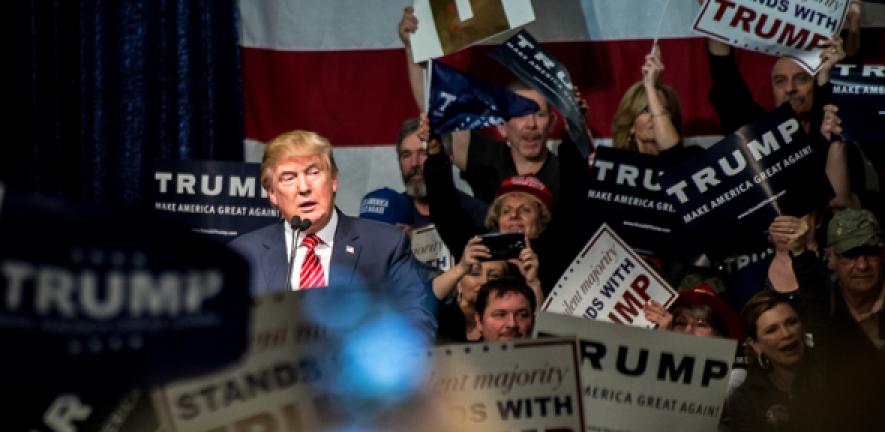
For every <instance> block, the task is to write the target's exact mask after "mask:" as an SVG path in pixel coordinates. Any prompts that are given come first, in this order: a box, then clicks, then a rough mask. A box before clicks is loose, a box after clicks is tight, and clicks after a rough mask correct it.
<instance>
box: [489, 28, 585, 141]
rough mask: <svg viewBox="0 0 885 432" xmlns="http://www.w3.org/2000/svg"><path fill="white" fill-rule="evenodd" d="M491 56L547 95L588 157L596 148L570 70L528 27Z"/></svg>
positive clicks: (574, 139)
mask: <svg viewBox="0 0 885 432" xmlns="http://www.w3.org/2000/svg"><path fill="white" fill-rule="evenodd" d="M489 55H490V56H491V57H492V58H493V59H495V60H497V61H499V62H500V63H501V64H503V65H504V66H506V67H507V69H510V71H512V72H513V73H514V74H515V75H516V76H518V77H519V78H520V79H522V80H523V81H525V83H526V84H528V85H530V86H532V87H533V88H534V89H535V90H537V91H538V92H540V93H541V94H542V95H544V97H545V98H546V99H547V100H548V101H549V102H550V103H551V104H553V106H555V107H556V109H558V110H559V112H561V113H562V115H564V116H565V120H566V123H567V124H568V133H569V137H570V138H571V139H572V141H574V142H575V144H577V146H578V151H580V152H581V155H582V156H583V157H585V158H586V157H588V156H589V155H590V153H591V152H592V150H593V149H592V144H591V143H590V136H589V135H588V134H587V123H586V122H585V121H584V115H583V114H582V113H581V110H580V108H579V107H578V100H577V98H575V92H574V89H573V85H572V78H571V75H569V73H568V69H566V68H565V66H563V65H562V63H560V62H559V61H558V60H556V58H554V57H553V56H552V55H550V53H548V52H547V51H546V50H545V49H544V48H543V47H541V44H540V43H538V41H536V40H535V38H533V37H532V35H530V34H529V33H528V32H527V31H525V30H520V31H519V33H517V34H516V35H514V36H513V37H511V38H510V39H508V40H507V41H505V42H504V43H503V44H501V45H499V46H498V47H497V48H495V49H494V50H492V52H490V53H489Z"/></svg>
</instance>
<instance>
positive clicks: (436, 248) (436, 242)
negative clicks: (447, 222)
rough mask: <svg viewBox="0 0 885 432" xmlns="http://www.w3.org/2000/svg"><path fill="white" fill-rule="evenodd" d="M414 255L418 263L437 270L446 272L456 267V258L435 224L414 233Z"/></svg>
mask: <svg viewBox="0 0 885 432" xmlns="http://www.w3.org/2000/svg"><path fill="white" fill-rule="evenodd" d="M412 253H413V254H414V255H415V258H418V261H421V262H423V263H424V264H427V265H428V266H430V267H433V268H435V269H437V270H441V271H446V270H449V269H450V268H452V266H453V265H455V263H453V262H452V260H453V259H455V258H454V257H453V256H452V253H451V252H449V248H447V247H446V244H445V243H443V240H442V238H441V237H440V236H439V232H438V231H437V230H436V225H433V224H431V225H427V226H425V227H421V228H418V229H416V230H414V231H412Z"/></svg>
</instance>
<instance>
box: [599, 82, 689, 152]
mask: <svg viewBox="0 0 885 432" xmlns="http://www.w3.org/2000/svg"><path fill="white" fill-rule="evenodd" d="M655 90H660V91H661V92H663V93H664V99H665V100H664V101H662V102H663V103H664V104H665V105H666V106H667V111H669V112H670V121H672V122H673V127H674V128H676V132H679V133H680V134H681V133H682V108H681V106H680V104H679V95H678V94H676V90H673V87H670V86H668V85H667V84H664V83H661V82H658V83H656V84H655ZM647 108H648V98H647V97H646V96H645V86H643V85H642V82H641V81H640V82H637V83H636V84H633V85H632V86H630V88H628V89H627V91H626V92H624V97H622V98H621V102H620V103H619V104H618V109H617V111H615V119H614V121H613V122H612V147H614V148H617V149H624V150H633V151H638V150H639V149H638V147H637V145H636V142H635V140H633V139H631V136H630V128H632V127H633V121H634V120H636V117H639V114H642V112H643V111H645V110H646V109H647Z"/></svg>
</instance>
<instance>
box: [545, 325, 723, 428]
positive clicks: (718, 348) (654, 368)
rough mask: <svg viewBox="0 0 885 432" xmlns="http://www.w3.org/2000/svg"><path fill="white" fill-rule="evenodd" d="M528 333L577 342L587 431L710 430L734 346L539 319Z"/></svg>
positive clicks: (679, 335) (656, 332) (715, 421)
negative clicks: (575, 338)
mask: <svg viewBox="0 0 885 432" xmlns="http://www.w3.org/2000/svg"><path fill="white" fill-rule="evenodd" d="M535 333H536V336H538V335H540V336H555V337H565V336H576V337H577V338H578V344H579V346H580V356H581V382H582V383H583V385H584V388H582V389H581V390H582V393H583V395H584V412H585V413H586V414H585V418H586V419H587V430H593V431H605V430H610V431H631V432H641V431H680V432H693V431H697V432H701V431H704V432H706V431H714V430H716V427H717V424H718V422H719V417H720V415H721V413H722V405H723V403H724V401H725V397H726V392H727V386H728V378H729V373H730V368H731V364H732V362H733V361H734V353H735V348H736V344H737V343H736V342H735V341H734V340H731V339H723V338H718V337H702V336H694V335H687V334H682V333H676V332H670V331H662V330H649V329H640V328H635V327H629V326H622V325H616V324H611V323H606V322H599V321H594V320H587V319H581V318H574V317H567V316H564V315H559V314H553V313H545V312H541V313H540V314H539V315H538V318H537V321H536V322H535ZM540 340H544V339H540Z"/></svg>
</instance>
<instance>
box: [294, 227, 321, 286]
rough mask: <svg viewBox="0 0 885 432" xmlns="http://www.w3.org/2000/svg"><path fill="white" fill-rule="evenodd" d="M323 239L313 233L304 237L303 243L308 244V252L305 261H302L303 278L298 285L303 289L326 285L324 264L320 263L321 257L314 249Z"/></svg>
mask: <svg viewBox="0 0 885 432" xmlns="http://www.w3.org/2000/svg"><path fill="white" fill-rule="evenodd" d="M322 242H323V241H322V240H320V238H319V237H317V236H316V234H311V235H309V236H307V238H305V239H304V241H303V242H301V244H303V245H304V246H307V253H306V254H305V255H304V261H303V262H302V263H301V279H300V283H299V284H298V286H300V287H301V289H308V288H320V287H324V286H326V283H325V275H324V273H323V265H322V264H320V257H318V256H317V254H316V252H315V251H314V249H316V246H317V245H318V244H320V243H322Z"/></svg>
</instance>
